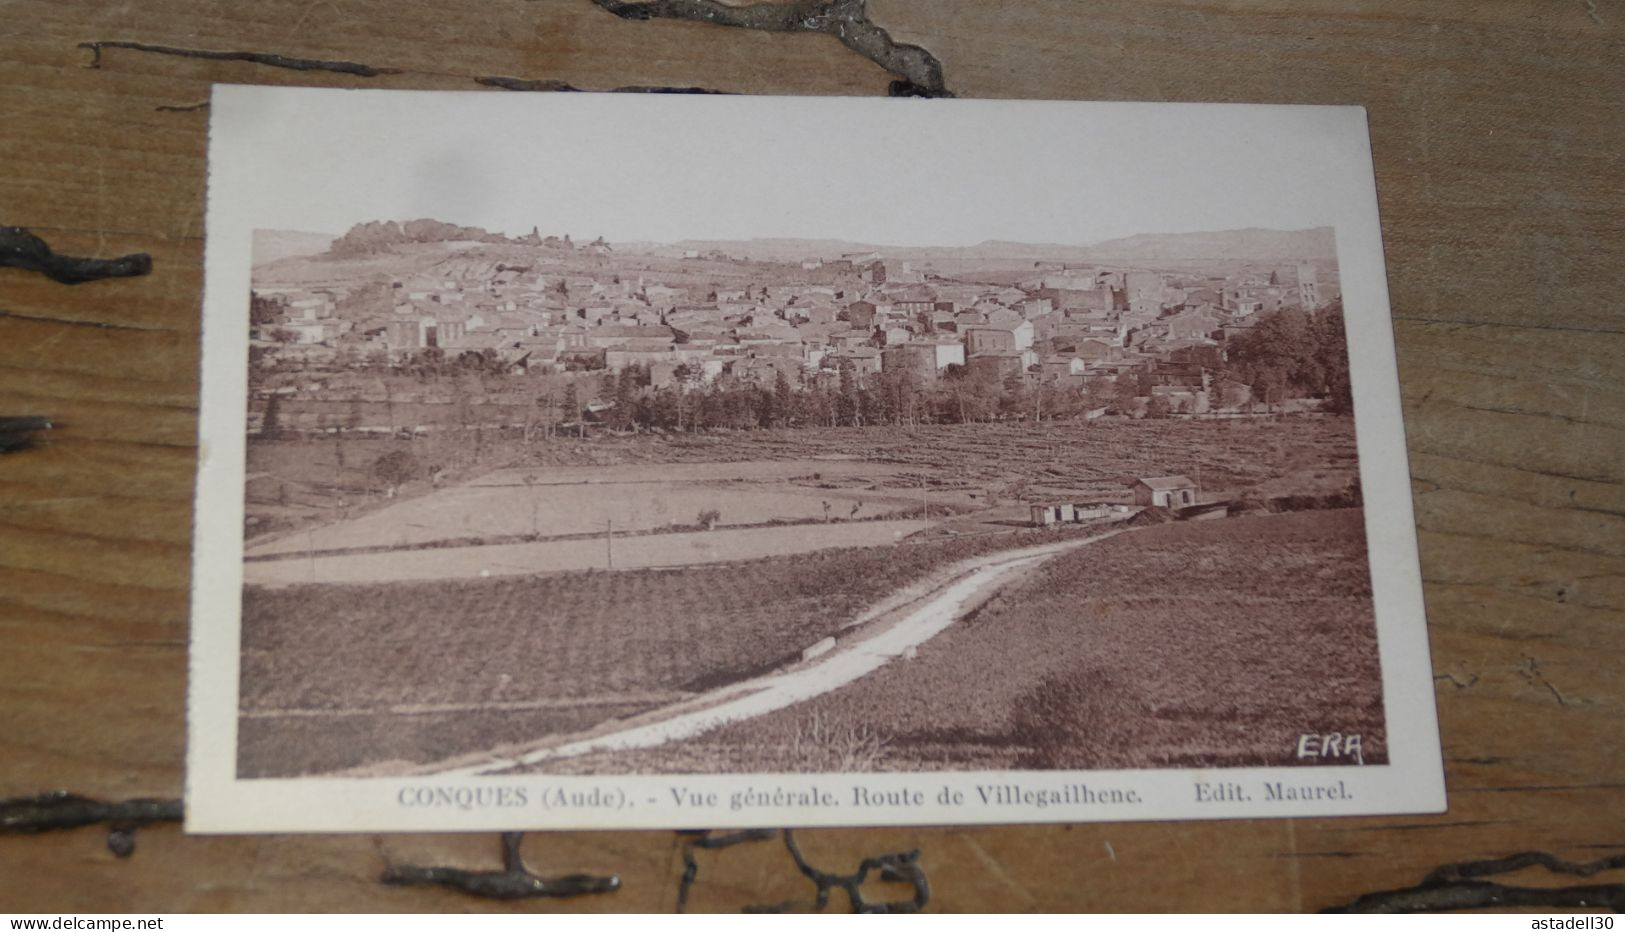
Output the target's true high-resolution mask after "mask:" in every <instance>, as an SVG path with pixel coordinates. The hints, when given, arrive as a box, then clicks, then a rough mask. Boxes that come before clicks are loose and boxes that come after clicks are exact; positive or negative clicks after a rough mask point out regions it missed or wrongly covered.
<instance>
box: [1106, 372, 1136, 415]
mask: <svg viewBox="0 0 1625 932" xmlns="http://www.w3.org/2000/svg"><path fill="white" fill-rule="evenodd" d="M1139 397H1140V380H1139V379H1138V378H1136V377H1135V376H1134V373H1132V372H1125V373H1123V374H1122V375H1120V376H1118V377H1117V381H1116V382H1115V383H1114V384H1113V385H1112V406H1113V407H1114V408H1115V409H1116V412H1117V413H1118V414H1128V413H1130V412H1132V411H1133V410H1134V409H1135V407H1136V406H1137V404H1138V399H1139Z"/></svg>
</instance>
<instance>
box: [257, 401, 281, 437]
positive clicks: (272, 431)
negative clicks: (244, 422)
mask: <svg viewBox="0 0 1625 932" xmlns="http://www.w3.org/2000/svg"><path fill="white" fill-rule="evenodd" d="M260 436H261V437H264V438H266V439H267V440H275V439H276V438H278V437H280V436H282V396H281V395H279V394H276V393H275V392H273V393H272V394H271V397H269V398H267V399H265V416H264V417H263V418H262V419H261V420H260Z"/></svg>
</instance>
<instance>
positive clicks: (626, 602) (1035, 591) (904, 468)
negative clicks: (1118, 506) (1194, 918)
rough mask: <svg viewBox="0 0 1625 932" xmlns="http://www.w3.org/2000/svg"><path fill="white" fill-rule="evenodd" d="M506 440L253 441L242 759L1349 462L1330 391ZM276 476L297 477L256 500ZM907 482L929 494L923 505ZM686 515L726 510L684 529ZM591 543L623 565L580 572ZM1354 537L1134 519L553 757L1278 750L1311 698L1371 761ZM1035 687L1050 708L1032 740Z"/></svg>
mask: <svg viewBox="0 0 1625 932" xmlns="http://www.w3.org/2000/svg"><path fill="white" fill-rule="evenodd" d="M509 441H513V438H508V440H507V441H504V440H502V439H501V438H500V437H498V438H495V439H488V442H487V443H486V445H485V450H486V455H488V456H495V455H497V453H498V452H500V454H501V457H502V459H503V461H504V462H505V463H506V465H505V466H504V467H503V468H501V469H491V468H486V469H475V468H474V467H473V466H470V465H468V464H467V463H465V464H464V465H465V468H467V469H468V470H470V472H469V473H468V474H466V475H464V476H462V477H461V478H460V479H459V478H456V477H455V476H454V478H453V480H450V481H448V482H447V483H446V484H445V487H443V488H439V489H436V488H433V487H431V486H430V485H429V483H427V482H422V483H417V484H415V485H414V484H409V485H408V487H407V488H406V489H405V490H404V494H403V495H402V496H400V497H397V498H395V499H390V500H385V499H382V497H378V498H376V499H375V500H373V501H371V502H370V503H368V502H365V501H363V502H360V503H359V504H358V503H357V491H356V487H355V485H354V483H356V482H358V481H359V482H362V483H363V485H362V486H361V488H362V491H363V493H364V490H365V485H364V483H365V481H366V480H365V478H364V470H362V468H361V467H360V466H359V465H358V463H359V462H363V461H364V457H363V456H362V455H360V454H359V453H358V451H364V452H365V456H371V457H376V456H380V455H383V454H384V453H386V452H388V451H390V450H392V449H400V448H402V446H403V445H404V446H405V447H407V448H409V449H412V450H413V451H414V452H415V454H417V455H419V456H420V458H422V459H424V460H426V461H427V460H432V455H431V454H434V451H436V450H442V451H450V450H454V449H456V448H455V446H438V445H437V444H441V443H444V442H445V441H443V440H422V439H420V440H413V441H401V440H393V439H390V440H382V439H380V440H369V441H357V440H355V439H341V440H339V441H336V442H335V441H331V440H323V441H313V440H299V441H256V442H252V443H251V444H250V451H249V456H250V470H251V471H254V474H255V475H256V476H258V477H260V478H259V479H258V485H257V486H256V485H255V484H254V483H251V484H250V502H249V506H250V515H251V516H252V515H254V514H256V511H258V513H260V514H263V515H266V516H268V518H269V520H266V521H264V522H262V523H260V524H258V525H256V526H257V527H269V526H276V525H278V524H280V525H281V526H282V527H283V530H282V531H280V532H278V533H271V534H262V535H258V536H256V537H254V539H253V540H251V541H250V545H249V546H250V552H251V554H255V555H256V556H254V558H252V559H250V561H249V562H247V563H246V564H245V570H246V572H247V573H248V579H249V582H250V585H247V586H245V588H244V593H243V641H242V647H243V654H242V661H243V666H242V679H241V687H242V688H241V701H242V705H241V712H242V718H241V731H240V736H239V754H240V757H239V766H240V770H241V773H242V774H243V775H244V776H289V775H297V774H305V773H323V772H334V771H342V770H346V769H351V768H362V767H374V766H377V765H382V764H387V763H388V762H390V761H397V762H408V763H417V764H423V763H430V762H434V761H439V760H444V759H446V758H449V757H453V756H457V755H461V754H467V753H471V752H476V751H480V750H484V749H489V748H492V747H496V746H498V745H502V744H509V743H521V742H527V741H535V740H538V739H543V738H547V737H550V736H562V735H569V734H574V733H577V732H580V731H583V730H585V729H589V728H594V727H599V726H602V725H604V724H605V723H608V722H611V721H613V720H615V719H619V718H624V717H626V716H630V715H634V714H638V713H642V712H647V711H649V710H652V709H657V708H660V707H663V706H665V705H668V704H671V703H673V702H677V701H680V700H682V699H684V698H688V697H691V696H693V695H695V694H697V693H700V692H704V691H707V690H709V689H712V688H715V687H717V686H721V685H725V684H728V683H732V682H737V681H739V680H741V679H744V678H748V677H750V676H754V675H759V674H761V673H764V672H768V671H771V670H774V669H777V668H779V667H780V666H782V665H784V664H786V663H789V662H790V661H791V660H793V659H794V658H796V657H797V656H798V654H799V652H800V651H801V650H802V649H803V648H805V647H807V646H809V645H811V644H813V643H814V642H816V641H818V640H819V639H821V638H824V637H827V636H830V635H832V634H835V633H837V632H838V631H840V630H841V629H842V627H843V626H844V625H847V624H848V623H850V622H851V621H852V620H853V619H854V618H856V617H858V616H860V615H861V614H863V612H864V611H865V609H866V608H867V607H870V606H873V605H874V604H876V603H878V602H881V601H883V600H885V599H887V598H888V597H891V596H894V595H895V594H896V593H897V592H898V591H899V590H901V589H904V588H906V587H908V586H909V585H910V584H914V583H918V582H920V581H921V580H923V579H925V578H926V577H928V576H930V575H931V574H932V573H933V572H934V571H937V570H939V569H941V568H942V567H944V566H947V565H948V564H950V563H953V562H954V561H957V560H961V559H964V558H967V557H970V556H975V555H979V554H985V553H992V552H995V551H1000V550H1006V549H1013V548H1016V547H1021V546H1025V545H1028V544H1033V543H1039V542H1043V541H1052V540H1057V539H1063V538H1065V537H1067V536H1069V535H1086V534H1089V533H1092V532H1093V529H1090V528H1086V527H1073V528H1069V529H1066V530H1044V531H1039V530H1025V529H1022V527H1021V525H1022V524H1023V518H1024V515H1025V511H1026V507H1027V503H1030V502H1042V501H1049V500H1059V501H1067V500H1073V501H1085V500H1115V501H1126V500H1127V497H1128V487H1129V484H1130V483H1131V482H1132V481H1133V479H1134V478H1135V477H1136V476H1146V475H1165V474H1173V473H1184V474H1186V475H1190V476H1191V477H1192V478H1195V479H1198V480H1199V481H1200V482H1201V484H1202V488H1203V490H1204V492H1205V493H1207V495H1209V496H1214V495H1223V496H1230V497H1234V498H1236V499H1238V500H1242V501H1250V502H1252V503H1255V504H1256V503H1267V502H1268V501H1269V500H1271V499H1276V498H1281V499H1283V500H1284V498H1285V497H1289V496H1292V497H1297V498H1315V497H1317V496H1320V497H1324V496H1326V495H1327V494H1329V493H1334V492H1339V491H1343V490H1347V489H1349V488H1350V486H1351V484H1353V483H1354V481H1355V476H1356V472H1355V453H1354V446H1353V430H1352V421H1351V420H1350V419H1348V418H1331V417H1303V418H1290V419H1279V420H1277V419H1257V420H1235V421H1177V422H1159V421H1127V420H1102V421H1092V422H1083V421H1076V422H1072V421H1067V422H1042V423H1037V424H1034V423H998V424H980V425H968V426H965V427H958V426H927V427H919V428H895V427H888V428H880V429H861V428H851V429H835V430H828V431H783V432H775V431H753V432H749V433H737V434H734V433H724V434H713V435H700V436H692V437H690V436H685V437H683V438H681V439H665V438H654V437H648V436H628V437H619V438H618V437H599V438H595V439H593V440H591V441H579V440H568V441H567V440H560V439H557V438H555V439H553V440H550V441H547V442H545V443H538V444H534V445H527V444H520V443H518V442H517V441H513V442H509ZM339 444H342V446H340V445H339ZM341 451H342V456H341V455H340V454H341ZM493 451H495V452H493ZM434 455H438V454H434ZM446 455H450V453H449V452H447V453H446ZM324 475H325V476H330V477H334V480H332V481H330V480H324V479H322V477H323V476H324ZM289 483H299V484H300V485H299V488H300V489H302V490H303V492H302V497H300V498H298V499H296V500H291V501H284V500H283V499H285V498H286V496H285V495H281V494H280V493H279V494H278V496H277V498H276V499H274V500H271V499H268V498H267V497H265V490H268V489H270V488H272V487H274V486H276V485H287V484H289ZM256 488H257V489H259V490H260V491H259V492H256V491H255V490H256ZM256 495H259V497H258V498H256V497H255V496H256ZM340 499H343V500H344V501H345V502H346V505H345V506H344V507H345V509H348V510H350V511H351V512H352V514H351V515H350V516H348V517H344V516H342V511H343V509H340V508H338V507H336V506H335V503H336V502H337V501H338V500H340ZM826 502H828V503H830V508H829V510H828V511H826V510H825V507H824V505H825V503H826ZM922 503H924V504H927V505H929V506H930V507H931V516H932V519H933V520H932V521H930V522H926V521H920V520H913V519H915V518H917V517H918V516H919V514H920V510H921V504H922ZM854 506H858V509H859V510H858V511H856V512H854V511H853V510H852V509H853V507H854ZM1294 507H1305V506H1303V505H1302V504H1301V503H1300V504H1297V505H1295V506H1294ZM278 509H280V512H279V511H278ZM939 509H940V510H939ZM704 511H716V512H717V513H718V514H717V529H716V530H709V531H707V530H700V529H698V527H697V524H696V523H697V522H698V520H699V513H700V512H704ZM843 512H845V513H843ZM950 513H951V514H952V517H948V516H947V515H949V514H950ZM465 518H466V520H465ZM865 519H869V520H865ZM301 524H302V525H303V526H302V527H299V526H300V525H301ZM295 527H298V528H299V529H298V530H295V531H290V530H289V528H295ZM516 538H517V539H516ZM476 544H479V545H477V546H476ZM323 551H326V552H325V553H323ZM611 553H613V555H614V561H615V572H601V571H599V568H601V567H605V566H607V564H608V563H609V560H610V554H611ZM771 554H780V555H779V556H768V555H771ZM753 558H759V559H753ZM691 564H709V565H691ZM639 566H661V567H677V568H674V569H664V570H649V569H635V568H632V567H639ZM1366 567H1367V564H1366V559H1365V551H1364V536H1363V532H1362V528H1361V525H1360V521H1359V516H1358V514H1357V513H1356V512H1346V513H1334V512H1313V513H1303V514H1296V515H1288V516H1280V517H1256V518H1254V517H1248V518H1236V519H1230V520H1225V521H1217V522H1207V523H1200V524H1176V525H1168V526H1166V527H1153V528H1147V529H1143V530H1138V531H1135V532H1133V533H1130V534H1126V535H1123V536H1122V537H1120V538H1117V539H1114V540H1112V541H1109V542H1104V543H1101V544H1098V545H1090V546H1088V547H1085V548H1084V549H1083V550H1081V551H1079V552H1078V553H1077V554H1075V555H1071V556H1067V557H1065V558H1059V559H1057V560H1056V561H1055V562H1054V563H1053V564H1050V565H1046V567H1045V568H1044V569H1043V570H1042V571H1041V578H1038V579H1035V580H1032V581H1030V582H1028V583H1026V584H1024V585H1023V586H1021V587H1020V588H1016V589H1012V590H1011V591H1009V592H1007V593H1006V594H1004V595H1001V596H1000V597H999V598H997V599H995V601H994V602H993V603H992V604H991V605H989V606H987V607H986V608H984V609H982V610H981V611H979V612H978V613H977V615H976V616H975V618H974V619H973V620H971V621H970V622H967V623H962V624H956V625H954V626H952V627H951V628H949V629H948V630H947V631H946V632H945V633H943V634H941V635H939V636H937V637H936V638H934V639H933V640H931V641H929V642H927V643H926V644H925V645H924V646H923V647H922V648H921V649H920V651H919V655H918V657H917V658H916V659H914V660H910V661H906V662H904V663H902V664H901V665H892V666H888V667H886V668H884V669H883V670H881V671H880V672H878V673H875V674H872V675H870V676H868V677H866V678H864V679H862V680H859V681H858V682H856V683H853V684H852V685H850V686H847V687H845V688H843V689H841V690H839V691H837V692H836V693H833V694H831V695H828V696H824V697H821V698H819V699H815V700H812V701H810V702H807V703H804V704H803V706H796V707H792V708H790V709H786V710H783V711H781V712H776V713H773V714H771V715H769V716H766V717H764V718H763V719H760V720H757V721H753V722H751V723H746V724H740V725H735V726H730V727H729V728H728V729H725V730H722V731H718V732H714V733H712V734H709V735H707V736H704V737H702V738H699V739H694V740H692V741H689V742H687V743H685V744H682V745H674V746H667V747H663V748H660V749H656V750H654V751H650V752H638V753H635V754H629V755H626V756H624V757H618V758H616V759H614V760H596V761H594V760H582V761H579V762H576V763H569V762H564V763H562V764H558V765H554V766H560V767H574V766H582V767H588V768H602V769H627V768H632V769H649V770H704V769H721V770H730V769H738V768H752V769H768V770H773V769H795V765H793V763H792V762H791V761H792V760H793V759H796V756H797V755H798V754H800V755H806V754H813V753H814V752H813V750H812V749H814V748H824V750H822V751H818V752H816V753H817V754H823V755H826V757H817V756H814V757H810V758H808V757H803V758H801V760H802V764H803V765H805V766H806V767H810V768H812V769H817V768H819V767H825V766H833V765H834V764H839V763H840V761H841V760H844V759H845V758H846V757H848V756H853V755H855V759H856V760H858V761H859V763H858V764H854V765H853V766H860V767H861V766H873V767H881V768H884V767H899V768H908V769H919V768H922V767H927V768H928V767H932V766H944V767H948V766H952V767H965V766H983V765H986V766H1012V767H1048V766H1069V767H1070V766H1139V765H1141V764H1148V763H1150V764H1158V763H1160V764H1168V765H1190V766H1196V765H1202V766H1206V765H1226V764H1239V763H1247V762H1254V761H1259V760H1265V759H1269V760H1271V761H1274V760H1275V757H1272V756H1271V755H1276V756H1278V755H1279V752H1280V748H1282V747H1285V745H1284V744H1282V743H1281V742H1283V741H1285V738H1284V737H1283V736H1284V735H1286V734H1287V733H1288V732H1289V731H1290V732H1292V737H1293V739H1294V740H1295V737H1296V733H1297V732H1296V731H1293V729H1298V730H1302V731H1311V730H1315V729H1316V728H1324V729H1325V730H1342V731H1344V732H1348V731H1349V730H1351V729H1365V730H1366V734H1367V735H1368V737H1367V738H1366V748H1367V757H1368V759H1377V758H1378V757H1380V754H1381V747H1382V744H1381V727H1382V718H1381V704H1380V695H1379V693H1378V683H1379V680H1378V678H1377V676H1376V652H1375V632H1374V630H1373V628H1372V621H1371V608H1370V596H1369V584H1368V572H1367V568H1366ZM486 574H489V575H490V576H491V577H492V578H483V577H484V576H485V575H486ZM508 574H511V575H508ZM536 574H545V575H536ZM448 577H456V578H448ZM412 580H428V581H412ZM257 583H265V584H269V585H259V584H257ZM991 620H997V624H993V623H991ZM993 670H996V671H997V672H998V675H997V676H990V675H989V673H990V671H993ZM972 684H974V688H972ZM919 697H928V698H926V699H921V698H919ZM1045 710H1050V711H1049V712H1046V711H1045ZM1048 714H1054V715H1058V716H1060V719H1061V721H1063V722H1069V723H1072V724H1067V725H1064V726H1063V727H1064V728H1069V729H1071V731H1065V730H1063V731H1061V732H1056V733H1055V734H1057V735H1062V736H1064V737H1054V738H1049V739H1046V738H1043V737H1042V736H1041V735H1039V734H1038V733H1037V732H1036V731H1034V729H1035V728H1037V727H1038V726H1037V724H1036V723H1037V722H1038V721H1039V720H1040V718H1041V716H1043V715H1048ZM1023 716H1025V718H1024V717H1023ZM1114 723H1118V724H1114ZM1114 729H1115V730H1114ZM882 732H883V733H882ZM1046 742H1048V743H1046ZM841 747H848V748H849V751H850V753H849V752H848V751H841V752H839V753H835V752H832V751H831V750H830V749H831V748H837V749H838V748H841ZM832 753H834V754H835V756H834V757H828V756H827V755H830V754H832ZM1068 755H1071V756H1068ZM1077 755H1094V756H1087V757H1078V756H1077ZM707 761H710V763H706V762H707ZM832 761H833V763H832Z"/></svg>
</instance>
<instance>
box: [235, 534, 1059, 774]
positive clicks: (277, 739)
mask: <svg viewBox="0 0 1625 932" xmlns="http://www.w3.org/2000/svg"><path fill="white" fill-rule="evenodd" d="M1084 533H1087V532H1086V531H1084V530H1081V529H1079V530H1069V531H1061V532H1056V531H1037V530H1034V531H1018V532H1014V533H1012V534H1009V535H998V536H996V537H978V538H969V539H961V540H954V541H945V542H939V543H923V544H903V545H893V546H885V547H867V548H855V549H840V550H821V551H818V552H815V553H809V554H803V555H797V556H790V557H773V558H767V559H761V560H755V561H751V562H746V563H735V564H730V565H726V566H704V567H692V568H686V569H681V570H673V571H627V572H615V573H602V572H588V573H561V574H555V575H548V576H522V577H521V576H514V577H506V578H491V579H469V580H459V581H442V582H423V583H386V584H376V585H298V586H289V587H283V588H265V587H258V586H248V587H245V589H244V591H243V627H242V632H243V636H242V674H241V706H240V711H241V714H242V715H241V719H240V731H239V735H238V751H239V758H238V762H239V763H238V765H239V771H240V773H241V774H242V775H243V776H244V777H271V776H293V775H298V774H305V773H321V772H331V771H336V770H343V769H347V768H355V767H361V766H366V765H376V764H380V763H384V762H388V761H405V762H415V763H428V762H432V761H437V760H442V759H445V758H448V757H451V756H454V755H458V754H465V753H469V752H473V751H479V750H484V749H488V748H492V747H496V746H498V745H501V744H506V743H514V742H523V741H531V740H535V739H537V738H543V737H547V736H549V735H562V734H570V733H573V732H576V731H580V730H583V729H586V728H590V727H592V726H595V725H598V724H601V723H603V722H605V721H607V720H610V719H612V718H617V717H622V716H626V715H630V714H633V713H636V712H641V711H647V710H649V709H652V708H656V707H658V706H662V705H665V704H668V703H670V702H673V701H676V700H678V699H681V698H684V697H687V696H691V695H693V694H695V693H698V692H703V691H705V690H709V689H712V688H715V687H718V686H721V685H725V684H727V683H731V682H736V681H738V680H741V679H745V678H748V677H751V676H755V675H758V674H761V673H764V672H767V671H770V670H773V669H775V668H777V667H779V666H781V665H783V664H785V663H789V662H791V661H792V660H794V659H795V658H796V657H797V656H798V655H799V652H800V651H801V650H802V649H803V648H805V647H807V646H808V645H810V644H812V643H814V642H816V641H818V640H819V639H821V638H824V637H828V636H830V635H833V634H836V633H837V632H838V631H840V629H841V628H842V627H843V626H844V625H846V624H848V623H850V622H851V621H852V620H854V619H855V618H857V617H859V616H860V615H861V614H862V613H863V611H864V609H865V608H866V607H868V606H871V605H874V604H875V603H878V602H881V601H882V600H884V599H886V598H887V597H888V596H892V595H894V594H895V593H897V592H898V591H899V590H902V589H904V588H906V587H908V586H909V585H910V584H911V583H915V582H918V581H920V580H922V579H924V578H925V577H927V576H928V575H930V574H931V573H932V572H933V571H935V570H937V569H939V568H941V567H943V566H946V565H948V564H951V563H953V562H955V561H958V560H962V559H965V558H968V557H972V556H976V555H979V554H984V553H991V552H994V551H998V550H1002V549H1005V548H1009V547H1017V546H1022V545H1026V544H1033V543H1041V542H1046V541H1054V540H1060V539H1065V538H1066V537H1067V536H1069V535H1082V534H1084Z"/></svg>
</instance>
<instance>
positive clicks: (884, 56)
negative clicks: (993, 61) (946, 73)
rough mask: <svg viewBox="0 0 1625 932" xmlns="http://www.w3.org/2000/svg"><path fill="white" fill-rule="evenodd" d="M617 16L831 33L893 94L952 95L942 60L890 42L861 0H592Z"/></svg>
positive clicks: (928, 53)
mask: <svg viewBox="0 0 1625 932" xmlns="http://www.w3.org/2000/svg"><path fill="white" fill-rule="evenodd" d="M592 2H593V3H594V4H596V5H597V6H598V7H600V8H602V9H604V10H606V11H608V12H610V13H613V14H615V15H616V16H619V17H621V18H622V19H634V20H647V19H678V20H687V21H689V22H698V23H712V24H714V25H718V26H733V27H736V28H741V29H759V30H762V31H764V32H820V33H825V34H827V35H832V36H835V37H836V38H838V39H840V40H841V43H842V44H843V45H845V46H846V47H847V48H849V49H851V50H853V51H854V52H857V53H858V54H859V55H862V56H863V57H864V58H867V59H869V60H870V61H872V62H874V63H875V64H877V65H879V66H880V67H882V68H884V69H886V70H887V71H889V72H891V73H892V74H894V75H897V77H898V80H896V81H893V82H892V84H891V88H890V93H891V95H892V96H893V97H952V96H953V93H952V92H950V91H949V90H948V88H947V86H946V84H944V82H943V78H942V63H941V62H940V61H938V60H937V57H936V56H935V55H932V54H931V53H930V52H928V51H926V50H925V49H923V48H920V47H919V46H917V45H909V44H907V43H901V42H896V41H893V39H892V37H891V34H890V33H888V32H886V30H884V29H882V28H881V27H879V26H877V25H875V24H874V23H873V22H871V21H870V20H869V13H868V10H867V9H866V8H865V6H866V0H793V2H790V3H753V4H748V5H745V6H730V5H728V4H725V3H720V2H718V0H592Z"/></svg>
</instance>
